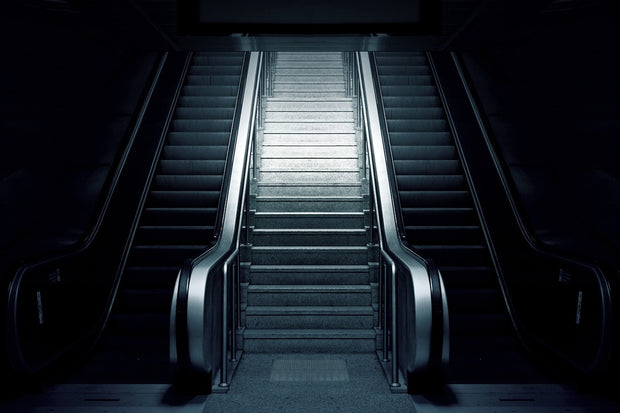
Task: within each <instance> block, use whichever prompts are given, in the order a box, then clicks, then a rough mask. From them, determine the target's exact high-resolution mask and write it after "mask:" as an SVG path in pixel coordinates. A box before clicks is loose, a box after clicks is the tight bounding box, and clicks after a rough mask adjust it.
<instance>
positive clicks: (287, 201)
mask: <svg viewBox="0 0 620 413" xmlns="http://www.w3.org/2000/svg"><path fill="white" fill-rule="evenodd" d="M363 204H364V198H363V197H361V196H348V197H343V196H315V197H313V196H299V197H286V196H272V197H267V196H257V197H256V211H259V212H358V211H362V210H363Z"/></svg>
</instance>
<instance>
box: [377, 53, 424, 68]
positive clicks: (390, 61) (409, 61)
mask: <svg viewBox="0 0 620 413" xmlns="http://www.w3.org/2000/svg"><path fill="white" fill-rule="evenodd" d="M375 57H376V59H377V64H379V65H381V66H383V65H400V66H402V65H418V66H424V67H426V56H425V55H424V54H423V53H419V54H411V55H408V56H407V55H402V56H398V55H392V54H391V53H390V54H389V55H387V54H382V53H377V54H376V56H375Z"/></svg>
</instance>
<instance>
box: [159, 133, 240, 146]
mask: <svg viewBox="0 0 620 413" xmlns="http://www.w3.org/2000/svg"><path fill="white" fill-rule="evenodd" d="M229 140H230V131H224V132H170V133H169V134H168V141H167V144H168V145H171V146H200V145H226V146H227V145H228V142H229Z"/></svg>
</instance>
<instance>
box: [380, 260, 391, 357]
mask: <svg viewBox="0 0 620 413" xmlns="http://www.w3.org/2000/svg"><path fill="white" fill-rule="evenodd" d="M380 267H381V268H380V271H381V276H382V277H383V306H384V307H383V361H385V362H387V361H389V360H390V358H389V356H388V331H389V330H388V308H387V306H388V302H387V297H388V295H387V289H388V288H387V287H388V283H387V271H386V267H385V261H384V259H383V255H381V260H380Z"/></svg>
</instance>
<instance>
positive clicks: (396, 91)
mask: <svg viewBox="0 0 620 413" xmlns="http://www.w3.org/2000/svg"><path fill="white" fill-rule="evenodd" d="M381 92H382V93H383V96H431V97H435V96H436V94H437V89H436V88H435V86H423V85H421V86H410V85H406V86H393V85H392V86H389V85H388V86H382V87H381Z"/></svg>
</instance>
